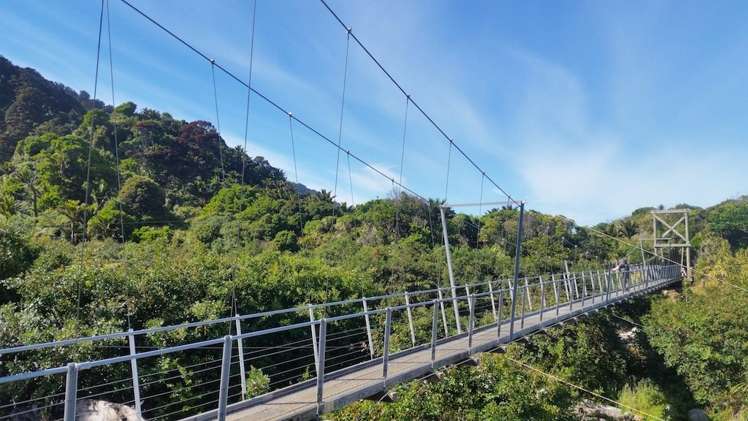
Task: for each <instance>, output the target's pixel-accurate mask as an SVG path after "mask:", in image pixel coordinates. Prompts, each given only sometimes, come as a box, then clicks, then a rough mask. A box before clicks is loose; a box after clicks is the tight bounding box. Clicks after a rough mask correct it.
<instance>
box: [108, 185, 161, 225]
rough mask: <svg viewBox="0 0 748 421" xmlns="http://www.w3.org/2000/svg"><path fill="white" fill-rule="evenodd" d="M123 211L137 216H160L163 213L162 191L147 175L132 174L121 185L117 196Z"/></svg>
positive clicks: (155, 217)
mask: <svg viewBox="0 0 748 421" xmlns="http://www.w3.org/2000/svg"><path fill="white" fill-rule="evenodd" d="M117 200H119V201H121V202H122V206H123V208H124V211H125V212H126V213H127V214H128V215H131V216H135V217H139V218H153V219H157V218H162V217H164V215H165V209H164V191H163V190H162V189H161V186H159V185H158V184H156V182H155V181H153V180H151V179H150V178H147V177H142V176H133V177H130V178H128V179H127V181H125V183H124V184H123V185H122V190H121V191H120V193H119V195H118V196H117Z"/></svg>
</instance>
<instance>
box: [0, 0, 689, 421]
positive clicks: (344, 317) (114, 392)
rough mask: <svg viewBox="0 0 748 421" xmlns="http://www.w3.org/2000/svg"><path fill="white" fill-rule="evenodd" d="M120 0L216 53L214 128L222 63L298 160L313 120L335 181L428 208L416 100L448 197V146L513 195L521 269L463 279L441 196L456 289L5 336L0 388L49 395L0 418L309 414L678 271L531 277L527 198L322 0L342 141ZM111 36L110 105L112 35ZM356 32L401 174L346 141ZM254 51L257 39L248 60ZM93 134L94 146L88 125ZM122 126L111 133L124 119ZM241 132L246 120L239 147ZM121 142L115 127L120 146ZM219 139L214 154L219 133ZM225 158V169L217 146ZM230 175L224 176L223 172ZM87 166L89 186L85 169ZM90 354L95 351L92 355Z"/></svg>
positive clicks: (645, 268)
mask: <svg viewBox="0 0 748 421" xmlns="http://www.w3.org/2000/svg"><path fill="white" fill-rule="evenodd" d="M120 1H121V2H122V3H123V4H124V5H125V6H126V7H127V8H129V9H131V10H132V11H134V12H135V13H136V14H137V15H139V16H141V17H142V18H144V19H145V20H146V21H148V22H150V23H152V24H153V25H155V26H156V27H158V28H159V29H160V30H162V31H163V32H165V33H166V34H167V35H168V36H169V37H171V38H173V39H175V40H176V41H177V42H179V43H181V44H182V45H184V46H185V47H187V48H188V49H189V50H191V51H192V52H193V53H195V54H196V55H197V56H199V57H200V58H202V59H204V60H205V61H207V62H208V63H209V65H210V70H211V76H212V83H213V94H214V99H215V111H216V116H215V123H216V124H215V126H216V129H217V131H219V132H220V124H219V123H218V122H219V121H220V118H219V112H220V111H219V107H218V97H217V92H216V82H215V73H216V71H219V72H223V73H225V74H226V75H227V76H228V77H229V78H230V79H231V80H233V81H235V82H237V83H239V84H240V85H242V86H244V87H245V88H246V89H247V116H248V115H249V112H250V110H249V98H250V96H255V97H259V98H260V99H262V100H264V101H266V102H267V103H268V104H270V106H271V107H273V108H274V109H276V110H277V111H278V112H280V113H282V114H284V115H285V116H287V118H288V123H289V134H290V141H291V148H292V155H293V161H294V169H295V168H296V153H295V149H294V138H293V136H294V135H293V133H294V131H293V129H294V127H300V128H303V129H305V130H307V131H309V132H310V133H312V134H313V135H314V136H315V137H316V138H317V139H319V140H320V141H321V142H322V143H324V144H326V145H328V146H332V147H333V148H335V150H336V152H337V154H338V160H337V162H336V175H335V190H337V181H338V171H339V167H340V165H339V164H340V156H341V155H343V156H345V157H346V159H347V162H348V171H349V178H350V161H351V159H352V160H354V161H357V162H358V163H359V164H361V165H363V166H364V167H366V168H368V169H369V170H370V171H371V172H372V173H373V174H374V175H376V176H378V177H383V178H384V179H385V180H386V181H387V182H388V183H391V185H392V186H393V190H395V187H397V189H398V190H399V192H406V193H407V194H410V195H412V196H413V197H415V198H418V199H419V200H420V201H422V202H423V203H424V205H425V206H427V207H428V209H429V212H430V209H431V208H430V207H429V205H428V203H429V201H428V199H426V197H424V196H423V195H421V194H419V193H418V192H417V191H415V190H414V189H412V188H410V187H408V186H406V185H405V184H404V183H403V176H402V168H403V160H404V156H405V148H406V133H407V132H406V127H407V120H408V109H409V107H412V108H413V109H415V110H417V111H418V112H419V113H420V114H421V115H422V116H423V117H424V118H425V119H426V120H427V121H428V122H429V124H430V125H432V126H433V128H434V129H435V130H436V132H437V133H438V134H439V135H440V136H441V137H443V139H444V141H445V142H446V143H447V145H448V147H449V155H448V157H447V172H446V183H445V202H446V199H447V194H448V189H449V174H450V163H451V160H452V153H453V151H456V152H457V153H458V154H459V156H461V157H462V158H464V159H465V160H466V162H467V163H468V164H469V166H470V167H472V168H473V169H474V170H475V171H476V172H477V173H478V174H479V175H480V179H481V182H480V202H479V203H477V204H472V205H469V206H473V205H477V206H479V207H481V209H482V207H483V206H484V205H495V204H497V203H490V202H484V197H483V193H484V183H486V182H488V184H489V185H490V186H492V187H493V188H494V189H495V190H496V191H498V192H500V193H501V194H503V195H504V196H505V197H506V199H507V202H506V203H507V204H508V205H510V206H516V207H518V208H519V224H518V228H517V230H518V232H517V236H516V240H517V243H516V247H515V252H514V255H515V256H514V257H515V260H514V275H513V276H512V277H510V278H507V279H489V280H486V281H484V282H478V283H463V284H459V283H458V282H457V280H456V279H455V276H454V274H453V268H452V259H451V254H450V253H451V252H450V244H449V235H448V232H447V218H446V216H445V210H446V209H448V208H451V207H456V206H464V205H455V204H452V205H448V204H444V205H443V206H441V207H440V210H441V215H440V216H441V225H442V230H443V241H444V247H445V258H446V263H447V269H448V275H449V282H450V286H449V287H439V286H438V285H439V282H438V281H434V280H432V285H434V287H433V288H431V289H427V290H413V291H407V292H397V293H388V294H382V295H379V296H374V297H357V298H351V299H346V300H343V301H336V302H327V303H312V304H307V305H302V306H300V307H294V308H286V309H274V310H270V311H265V312H257V313H253V314H235V315H233V316H231V317H226V318H221V319H215V320H202V321H194V322H189V323H183V324H179V325H172V326H159V327H152V328H147V329H139V330H133V329H130V330H127V331H120V332H114V333H106V334H101V335H96V336H90V337H81V338H75V339H65V340H59V341H52V342H46V343H34V344H25V345H17V346H11V347H6V348H4V349H0V361H2V363H3V364H4V365H5V368H6V369H7V371H6V372H7V373H13V374H7V375H4V376H3V377H0V387H6V388H10V389H12V390H21V391H22V390H49V393H48V394H46V395H45V394H41V395H40V394H34V396H36V397H33V398H29V399H25V400H23V401H18V402H0V420H3V419H16V418H19V417H27V418H40V417H42V416H43V417H44V418H47V419H62V420H65V421H73V420H75V419H76V418H77V417H81V416H83V415H84V413H85V412H86V411H88V410H90V405H91V404H92V403H93V402H97V401H106V402H109V403H112V404H120V405H123V406H127V407H131V408H133V410H134V411H135V413H136V414H137V415H138V416H139V417H141V418H143V419H191V420H208V419H219V420H225V419H232V420H257V419H269V420H272V419H289V418H292V419H308V418H314V417H317V416H319V415H321V414H324V413H327V412H330V411H334V410H336V409H339V408H341V407H342V406H344V405H346V404H348V403H350V402H353V401H356V400H360V399H365V398H370V397H373V396H379V395H381V394H382V393H386V392H387V390H388V389H389V388H390V387H392V386H394V385H396V384H399V383H402V382H405V381H408V380H411V379H415V378H418V377H421V376H424V375H427V374H429V373H433V372H434V371H435V370H437V369H439V368H441V367H444V366H448V365H450V364H455V363H459V362H461V361H465V360H466V359H470V358H472V357H473V355H474V354H476V353H481V352H487V351H491V350H494V349H496V348H497V347H501V346H502V345H505V344H507V343H510V342H512V341H515V340H518V339H521V338H524V337H526V336H527V335H530V334H532V333H534V332H537V331H541V330H543V329H546V328H548V327H550V326H553V325H556V324H559V323H563V322H565V321H568V320H573V319H575V318H577V317H581V316H584V315H587V314H590V313H593V312H596V311H598V310H600V309H603V308H606V307H608V306H611V305H615V304H617V303H620V302H622V301H625V300H628V299H631V298H633V297H636V296H640V295H643V294H648V293H651V292H653V291H655V290H658V289H661V288H664V287H667V286H668V285H671V284H673V283H677V282H680V281H681V276H682V272H681V268H680V266H679V265H664V264H663V265H657V264H653V263H652V264H650V263H647V261H646V259H644V258H643V259H642V260H643V261H644V263H643V264H642V265H633V266H630V267H628V268H623V269H621V270H618V271H610V270H585V271H569V270H568V269H567V270H566V271H564V272H563V273H552V274H547V275H537V276H529V275H528V276H525V275H523V272H522V270H521V265H520V263H521V262H520V259H521V246H522V238H523V221H524V211H525V203H524V202H523V201H519V200H516V199H514V198H513V197H512V196H511V195H510V194H509V193H507V191H506V190H505V189H504V188H502V187H501V186H500V185H499V184H497V183H496V182H495V181H494V179H492V178H491V176H490V175H488V174H487V172H486V171H485V170H484V169H483V168H482V167H480V166H479V165H478V164H477V163H476V161H475V160H474V159H472V158H471V157H470V156H468V154H467V153H466V152H465V151H464V149H463V148H461V147H460V146H459V145H458V144H457V143H456V142H455V141H454V139H453V138H451V137H450V136H448V135H447V133H446V132H445V130H444V129H443V128H442V127H441V126H440V125H439V124H437V123H436V121H435V120H434V119H433V118H432V117H431V116H430V115H429V114H428V113H427V112H426V111H425V110H424V109H423V108H422V107H421V106H420V105H419V104H418V103H417V102H416V101H415V100H414V99H413V98H412V96H411V95H410V94H408V93H407V92H406V90H405V89H404V88H403V87H402V84H401V83H399V82H398V81H397V80H396V79H395V78H394V77H393V76H392V74H391V73H390V72H389V71H387V70H386V69H385V67H384V66H383V65H382V63H381V62H380V61H379V60H378V59H377V58H376V57H375V56H374V55H373V54H372V53H371V52H370V50H369V49H367V48H366V46H365V45H364V44H363V43H362V41H361V40H360V39H359V38H358V37H357V36H356V35H355V33H354V32H353V31H352V30H351V28H350V27H348V26H346V24H345V23H344V22H343V20H342V19H341V18H340V17H339V16H338V15H337V14H336V13H335V12H334V11H333V10H332V9H331V8H330V6H329V5H328V4H327V3H326V2H325V1H324V0H322V1H321V3H322V5H323V6H324V8H325V9H326V10H327V11H329V13H330V14H331V16H332V17H333V18H334V21H335V22H337V23H339V24H340V26H341V27H342V28H343V29H344V31H345V36H346V62H345V75H344V79H343V95H342V98H341V107H340V119H339V126H338V136H337V140H335V139H333V138H332V137H329V136H326V135H324V134H322V132H321V131H320V130H317V129H316V128H314V127H312V126H311V125H310V124H309V123H307V122H306V121H305V120H303V119H302V118H301V116H298V115H295V114H293V113H291V112H290V111H289V110H288V108H286V107H284V106H282V105H280V104H279V103H278V102H276V101H274V100H273V99H271V98H269V97H268V96H266V95H265V94H263V93H262V92H260V91H259V90H258V89H257V87H255V86H253V85H252V74H251V69H252V67H251V64H250V74H249V77H248V79H247V81H246V82H245V81H244V79H242V78H241V77H239V76H237V75H235V74H234V73H232V72H230V71H229V70H227V69H226V68H225V67H224V66H222V65H221V64H220V63H217V62H216V61H215V60H214V59H211V58H209V57H210V56H209V55H207V54H206V53H204V52H202V51H200V50H199V49H197V48H196V47H194V46H193V45H192V44H190V43H189V42H188V41H186V40H185V39H184V38H182V37H180V36H178V35H176V34H175V33H174V32H172V31H171V30H169V29H167V28H166V27H165V26H163V25H162V24H161V23H159V22H158V21H157V20H155V19H154V18H153V17H151V16H149V15H147V14H146V13H144V12H143V11H141V10H140V9H138V8H136V7H135V6H134V5H132V4H131V3H130V2H128V1H127V0H120ZM255 5H256V3H255ZM254 13H255V12H254V11H253V15H252V19H253V25H252V30H253V33H252V46H253V45H254V19H255V16H254ZM105 19H106V22H107V24H106V27H107V32H109V31H110V30H109V26H110V23H109V1H108V0H102V3H101V14H100V17H99V46H98V50H97V63H96V64H97V66H96V82H95V85H94V91H93V92H94V95H93V96H94V100H95V99H96V96H97V89H96V88H97V87H98V74H99V52H100V49H101V41H102V28H103V23H104V21H105ZM108 41H109V44H110V45H109V52H110V56H109V66H110V69H109V70H110V74H112V76H111V77H110V79H111V80H112V104H114V77H113V70H112V60H111V34H110V33H109V35H108ZM351 42H353V43H355V44H356V45H358V46H359V47H360V48H361V49H362V51H363V52H364V53H365V54H366V55H367V56H368V57H369V58H370V59H371V60H372V62H373V63H374V64H375V65H376V67H377V68H378V69H379V70H381V71H382V72H383V73H384V74H385V75H386V77H387V78H388V79H389V80H390V81H391V82H392V84H393V85H394V86H395V87H396V88H397V90H398V91H399V92H400V93H401V94H402V95H403V97H404V99H405V106H406V107H405V118H404V124H403V135H402V136H403V138H402V148H401V150H400V151H399V152H400V153H399V156H400V167H399V168H400V176H399V178H398V179H395V177H393V176H391V175H389V174H388V172H387V171H384V170H382V169H380V168H379V167H377V166H376V165H374V164H372V163H371V162H370V161H368V160H366V159H365V158H364V157H363V156H360V155H358V154H356V153H355V152H353V151H351V150H350V149H346V148H344V147H343V146H342V144H341V136H342V125H343V110H344V106H345V85H346V79H345V76H346V75H347V72H348V57H347V54H348V49H349V47H350V44H351ZM251 57H252V52H251V51H250V63H251ZM245 126H246V122H245ZM91 132H92V135H91V139H92V140H91V145H90V147H91V148H92V147H93V128H92V129H91ZM114 133H115V135H116V130H115V131H114ZM246 138H247V135H246V130H245V137H244V140H245V149H246ZM117 143H118V141H117V140H116V139H115V141H114V145H115V152H116V147H117ZM218 147H219V152H220V151H221V146H220V142H219V146H218ZM117 159H119V157H118V155H117ZM88 165H89V166H90V153H89V162H88ZM221 167H222V169H223V158H222V156H221ZM242 168H243V166H242ZM117 170H118V171H119V165H117ZM294 172H295V174H294V177H295V179H296V181H297V182H298V173H297V172H296V170H294ZM118 175H119V174H118ZM222 176H223V177H225V173H222ZM86 177H87V181H88V182H87V183H86V186H87V189H88V186H90V184H91V183H90V174H87V176H86ZM118 180H119V177H118ZM243 180H244V177H243V175H242V182H243ZM352 190H353V186H352V182H351V191H352ZM351 195H353V194H352V193H351ZM88 200H89V192H88V191H86V204H88ZM86 217H87V216H86ZM429 223H431V217H430V213H429ZM120 226H122V221H121V220H120ZM121 229H122V230H123V232H124V229H123V228H121ZM643 253H644V249H643V248H642V254H643ZM91 355H98V356H99V357H96V358H91V357H90V356H91ZM100 355H105V356H104V357H100ZM37 357H38V358H39V359H41V358H42V357H44V358H45V359H48V360H50V361H52V363H51V364H47V366H44V365H42V364H40V363H36V362H35V361H36V359H37ZM59 385H62V387H59ZM87 405H89V406H87Z"/></svg>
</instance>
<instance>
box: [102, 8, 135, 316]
mask: <svg viewBox="0 0 748 421" xmlns="http://www.w3.org/2000/svg"><path fill="white" fill-rule="evenodd" d="M106 30H107V38H108V39H109V80H110V81H111V87H112V117H110V118H111V119H112V126H113V131H114V164H115V165H116V170H117V194H119V192H120V191H121V190H122V175H121V174H120V168H119V139H118V136H117V122H116V121H115V120H114V118H113V117H114V109H115V107H116V106H117V102H116V101H115V98H114V64H112V62H113V59H112V54H113V53H112V22H111V19H110V17H109V0H106ZM117 208H118V209H119V229H120V241H122V242H124V241H125V223H124V220H123V216H122V215H123V213H124V212H123V211H122V201H120V200H119V199H118V200H117ZM127 322H128V326H129V324H130V317H129V314H128V318H127Z"/></svg>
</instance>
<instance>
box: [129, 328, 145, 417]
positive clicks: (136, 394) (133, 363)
mask: <svg viewBox="0 0 748 421" xmlns="http://www.w3.org/2000/svg"><path fill="white" fill-rule="evenodd" d="M132 332H133V331H132V328H131V329H127V333H128V335H127V343H128V345H129V346H130V355H131V356H134V355H135V354H137V350H136V349H135V335H133V333H132ZM130 371H131V372H132V394H133V399H134V400H135V412H137V413H138V416H139V417H141V418H142V417H143V411H142V408H141V402H140V376H139V375H138V360H137V359H135V358H133V359H131V360H130Z"/></svg>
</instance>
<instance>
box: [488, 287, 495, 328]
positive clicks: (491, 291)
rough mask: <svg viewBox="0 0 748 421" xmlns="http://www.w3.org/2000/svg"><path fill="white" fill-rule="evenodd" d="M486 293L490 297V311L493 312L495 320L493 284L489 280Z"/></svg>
mask: <svg viewBox="0 0 748 421" xmlns="http://www.w3.org/2000/svg"><path fill="white" fill-rule="evenodd" d="M488 295H489V296H490V297H491V311H492V312H493V320H494V321H496V301H495V300H494V298H493V285H492V283H491V281H490V280H489V281H488Z"/></svg>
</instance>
